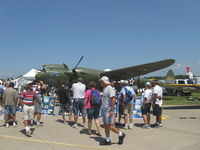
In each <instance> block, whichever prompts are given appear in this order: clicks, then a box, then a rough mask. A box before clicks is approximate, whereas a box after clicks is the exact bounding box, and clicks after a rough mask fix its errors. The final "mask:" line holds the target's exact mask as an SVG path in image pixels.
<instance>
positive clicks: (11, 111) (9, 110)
mask: <svg viewBox="0 0 200 150" xmlns="http://www.w3.org/2000/svg"><path fill="white" fill-rule="evenodd" d="M4 113H5V115H6V116H7V115H16V107H15V106H14V105H6V106H5V111H4Z"/></svg>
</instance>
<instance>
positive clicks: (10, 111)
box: [3, 82, 19, 128]
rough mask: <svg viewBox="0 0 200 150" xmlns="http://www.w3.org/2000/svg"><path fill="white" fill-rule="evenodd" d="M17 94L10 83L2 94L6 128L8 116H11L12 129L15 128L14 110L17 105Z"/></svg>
mask: <svg viewBox="0 0 200 150" xmlns="http://www.w3.org/2000/svg"><path fill="white" fill-rule="evenodd" d="M18 97H19V96H18V93H17V91H16V90H15V89H14V83H13V82H10V83H9V85H8V88H7V89H6V90H5V92H4V94H3V106H5V112H4V113H5V123H6V128H8V127H9V123H8V120H9V116H10V115H11V116H12V120H13V127H15V126H16V108H17V103H18Z"/></svg>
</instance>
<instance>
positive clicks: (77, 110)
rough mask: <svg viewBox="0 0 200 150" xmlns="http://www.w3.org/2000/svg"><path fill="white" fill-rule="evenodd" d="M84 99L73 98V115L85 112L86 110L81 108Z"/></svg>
mask: <svg viewBox="0 0 200 150" xmlns="http://www.w3.org/2000/svg"><path fill="white" fill-rule="evenodd" d="M84 101H85V99H84V98H81V99H74V102H73V113H74V114H75V115H79V113H81V114H86V112H85V111H84V110H83V108H84Z"/></svg>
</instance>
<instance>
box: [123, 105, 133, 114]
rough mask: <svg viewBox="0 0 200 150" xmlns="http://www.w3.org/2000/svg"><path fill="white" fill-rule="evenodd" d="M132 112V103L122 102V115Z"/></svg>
mask: <svg viewBox="0 0 200 150" xmlns="http://www.w3.org/2000/svg"><path fill="white" fill-rule="evenodd" d="M132 114H133V105H132V104H124V115H132Z"/></svg>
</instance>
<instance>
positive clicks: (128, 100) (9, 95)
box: [0, 76, 163, 145]
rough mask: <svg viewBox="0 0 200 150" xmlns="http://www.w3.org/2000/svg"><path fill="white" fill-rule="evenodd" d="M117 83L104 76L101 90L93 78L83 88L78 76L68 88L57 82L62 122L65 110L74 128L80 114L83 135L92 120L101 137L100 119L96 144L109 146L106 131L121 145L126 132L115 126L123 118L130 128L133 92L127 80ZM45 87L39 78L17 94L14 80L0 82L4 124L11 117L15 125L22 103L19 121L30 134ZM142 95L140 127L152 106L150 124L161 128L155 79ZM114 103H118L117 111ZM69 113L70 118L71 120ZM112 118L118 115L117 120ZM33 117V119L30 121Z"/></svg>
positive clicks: (159, 91)
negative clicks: (98, 142)
mask: <svg viewBox="0 0 200 150" xmlns="http://www.w3.org/2000/svg"><path fill="white" fill-rule="evenodd" d="M118 84H119V85H120V89H119V90H116V89H117V87H116V81H113V80H110V79H109V78H108V77H106V76H103V77H102V78H101V79H100V80H99V85H100V86H101V87H102V89H103V90H98V88H97V83H96V82H94V81H91V82H89V83H88V87H87V86H86V85H85V84H84V81H83V79H82V78H78V79H77V82H76V83H74V84H73V85H72V87H69V85H68V84H67V82H66V81H61V83H60V86H59V87H58V90H57V99H58V102H59V104H60V110H61V113H62V118H63V123H67V120H66V113H67V114H68V116H69V121H70V122H73V125H72V128H75V129H77V128H78V127H79V125H78V118H79V114H81V115H82V120H83V124H82V126H83V127H84V128H85V129H87V134H88V135H91V134H92V123H93V120H94V123H95V125H96V129H97V131H96V135H97V136H102V133H101V126H100V124H101V118H102V122H103V124H104V130H105V140H104V141H102V142H101V143H100V145H111V139H110V131H112V132H114V133H115V134H117V135H118V138H119V141H118V144H119V145H121V144H123V142H124V139H125V137H126V134H125V133H123V132H122V131H121V130H119V129H118V128H117V127H116V125H119V124H122V123H121V121H122V118H123V119H124V122H123V124H124V129H125V130H128V129H129V130H132V129H133V127H134V123H133V106H134V105H135V103H136V93H135V91H134V90H133V88H132V87H130V86H129V82H128V81H126V80H121V81H119V82H118ZM45 88H46V87H45V84H44V83H43V82H42V81H41V82H38V81H36V82H34V83H33V82H28V83H27V85H26V88H25V89H23V90H22V91H21V92H20V93H19V94H18V92H17V91H16V90H15V89H14V83H12V82H10V83H9V85H8V86H7V88H6V89H5V88H4V87H3V85H0V96H1V99H2V101H1V105H2V107H4V114H5V127H6V128H8V127H9V125H10V124H9V122H8V121H9V119H12V121H13V124H12V125H13V127H15V126H16V125H17V124H16V110H17V108H18V105H22V110H23V111H22V112H23V113H22V114H23V119H24V122H23V123H24V126H25V133H26V135H27V136H30V135H31V134H32V131H31V125H32V124H34V123H35V124H36V125H37V126H41V123H40V120H41V114H42V110H43V107H42V97H43V94H44V93H45ZM71 96H72V98H71ZM142 97H143V98H142V99H143V100H142V106H141V110H142V117H143V120H144V126H143V127H142V128H144V129H149V128H151V125H150V122H151V117H150V115H151V113H150V112H151V111H150V110H151V107H152V108H153V115H154V116H156V123H155V124H154V125H153V127H156V128H162V117H161V116H162V104H163V100H162V97H163V94H162V88H161V87H160V86H159V84H158V81H157V80H154V81H152V83H150V82H147V83H146V84H145V91H144V93H143V95H142ZM116 106H118V107H117V108H118V109H117V110H116ZM72 114H73V115H74V119H72ZM116 117H118V121H117V120H116ZM35 118H36V121H34V120H35ZM86 122H87V123H86Z"/></svg>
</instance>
